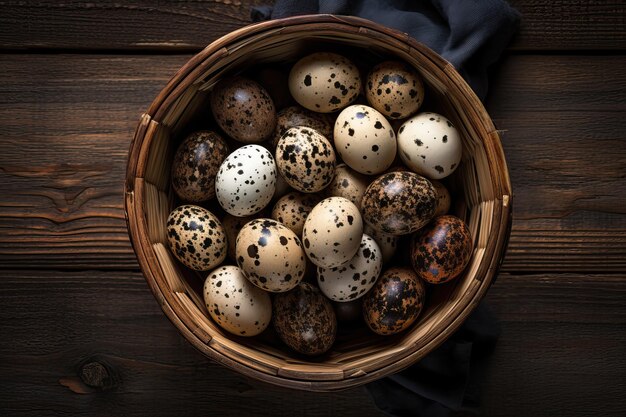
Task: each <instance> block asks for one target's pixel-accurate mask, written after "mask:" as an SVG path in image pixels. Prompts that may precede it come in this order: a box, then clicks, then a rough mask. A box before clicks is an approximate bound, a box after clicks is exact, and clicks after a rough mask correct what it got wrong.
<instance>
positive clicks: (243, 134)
mask: <svg viewBox="0 0 626 417" xmlns="http://www.w3.org/2000/svg"><path fill="white" fill-rule="evenodd" d="M211 110H212V112H213V117H214V118H215V121H216V122H217V124H218V125H219V127H221V128H222V130H224V132H226V134H227V135H228V136H230V137H231V138H233V139H235V140H237V141H240V142H246V143H257V142H261V141H263V140H265V139H267V138H268V137H269V136H270V135H272V133H274V128H275V127H276V109H275V107H274V102H273V101H272V98H271V97H270V95H269V94H268V93H267V91H265V89H264V88H263V87H261V85H259V84H258V83H257V82H255V81H252V80H249V79H247V78H243V77H234V78H227V79H224V80H221V81H220V82H219V83H218V84H217V85H216V86H215V88H214V89H213V91H212V92H211Z"/></svg>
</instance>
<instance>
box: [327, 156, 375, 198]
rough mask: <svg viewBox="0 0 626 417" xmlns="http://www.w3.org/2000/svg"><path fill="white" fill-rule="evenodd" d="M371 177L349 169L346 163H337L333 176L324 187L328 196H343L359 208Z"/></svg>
mask: <svg viewBox="0 0 626 417" xmlns="http://www.w3.org/2000/svg"><path fill="white" fill-rule="evenodd" d="M370 182H371V179H370V178H368V177H367V176H365V175H363V174H359V173H358V172H356V171H354V170H353V169H351V168H350V167H349V166H348V165H346V164H339V165H337V167H336V168H335V178H333V180H332V181H331V182H330V184H329V185H328V187H326V188H325V189H324V193H325V194H326V195H327V196H329V197H333V196H334V197H343V198H347V199H348V200H350V201H352V202H353V203H354V205H355V206H357V207H359V208H361V200H362V199H363V194H365V189H366V188H367V186H368V185H369V183H370Z"/></svg>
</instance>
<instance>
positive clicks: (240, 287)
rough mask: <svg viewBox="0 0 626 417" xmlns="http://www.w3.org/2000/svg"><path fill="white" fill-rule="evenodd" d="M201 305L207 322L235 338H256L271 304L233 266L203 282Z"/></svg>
mask: <svg viewBox="0 0 626 417" xmlns="http://www.w3.org/2000/svg"><path fill="white" fill-rule="evenodd" d="M204 302H205V304H206V307H207V310H208V311H209V314H210V315H211V318H213V320H215V322H216V323H217V324H219V326H220V327H221V328H223V329H224V330H226V331H228V332H230V333H232V334H236V335H237V336H256V335H257V334H259V333H261V332H262V331H263V330H265V329H266V328H267V326H269V324H270V322H271V319H272V301H271V300H270V296H269V294H268V293H266V292H265V291H263V290H261V289H259V288H257V287H255V286H254V285H252V283H250V281H248V280H247V279H246V277H245V276H244V274H243V272H242V271H241V269H239V268H238V267H236V266H232V265H228V266H221V267H219V268H217V269H215V270H213V271H211V272H210V273H209V275H208V276H207V278H206V280H205V281H204Z"/></svg>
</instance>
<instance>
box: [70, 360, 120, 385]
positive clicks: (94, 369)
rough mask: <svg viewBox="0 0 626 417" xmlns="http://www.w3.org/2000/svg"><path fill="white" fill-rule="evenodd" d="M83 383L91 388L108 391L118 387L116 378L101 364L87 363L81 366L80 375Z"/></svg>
mask: <svg viewBox="0 0 626 417" xmlns="http://www.w3.org/2000/svg"><path fill="white" fill-rule="evenodd" d="M78 375H79V376H80V379H81V380H82V381H83V383H84V384H85V385H87V386H89V387H92V388H97V389H100V390H103V391H104V390H108V389H111V388H113V387H114V386H115V385H116V378H115V377H114V376H113V374H112V372H111V371H110V370H109V368H108V367H107V366H106V365H104V364H102V363H101V362H97V361H94V362H87V363H85V364H84V365H83V366H81V368H80V371H79V374H78Z"/></svg>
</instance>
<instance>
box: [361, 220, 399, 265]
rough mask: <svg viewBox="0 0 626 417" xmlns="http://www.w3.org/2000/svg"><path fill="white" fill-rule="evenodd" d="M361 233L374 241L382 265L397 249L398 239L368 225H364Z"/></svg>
mask: <svg viewBox="0 0 626 417" xmlns="http://www.w3.org/2000/svg"><path fill="white" fill-rule="evenodd" d="M363 232H364V233H365V234H366V235H368V236H370V237H371V238H372V239H374V240H375V241H376V244H377V245H378V247H379V248H380V251H381V253H382V255H383V263H385V264H386V263H388V262H389V261H390V260H391V258H393V255H395V254H396V249H397V248H398V237H397V236H394V235H390V234H387V233H383V232H379V231H378V230H376V229H374V228H373V227H372V226H370V225H369V224H367V223H365V226H364V227H363Z"/></svg>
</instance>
